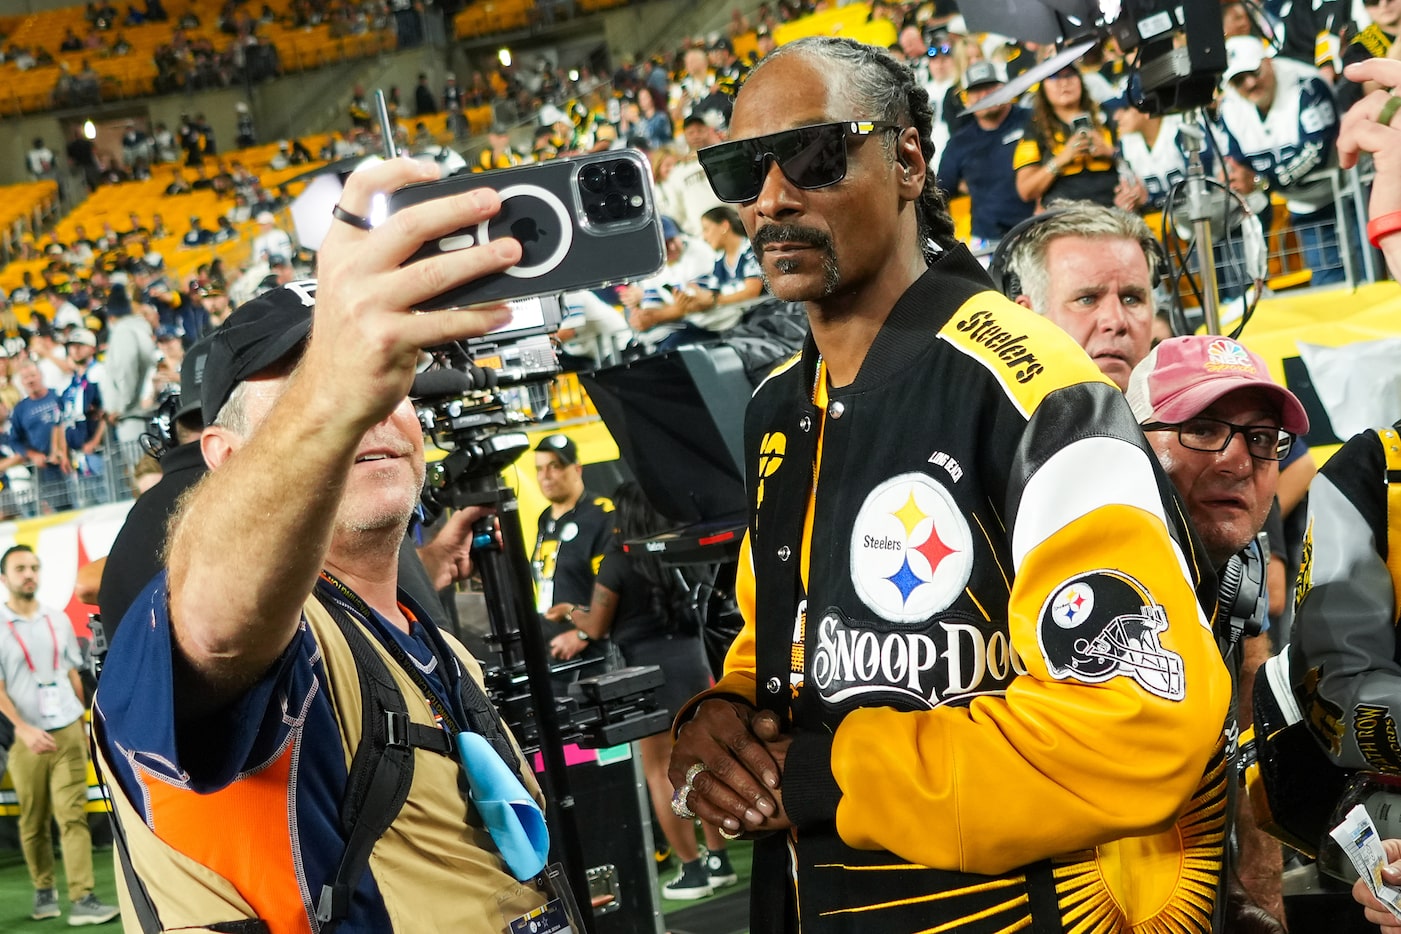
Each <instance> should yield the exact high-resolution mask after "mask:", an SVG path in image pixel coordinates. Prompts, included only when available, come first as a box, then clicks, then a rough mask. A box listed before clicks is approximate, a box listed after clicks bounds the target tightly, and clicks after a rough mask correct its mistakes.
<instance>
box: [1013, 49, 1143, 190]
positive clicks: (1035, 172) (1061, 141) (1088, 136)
mask: <svg viewBox="0 0 1401 934" xmlns="http://www.w3.org/2000/svg"><path fill="white" fill-rule="evenodd" d="M1012 168H1013V170H1014V171H1015V172H1016V173H1017V194H1018V195H1019V196H1021V199H1022V200H1023V201H1028V202H1035V201H1040V202H1041V203H1042V204H1045V203H1046V202H1048V201H1051V200H1056V199H1060V200H1085V201H1093V202H1095V203H1096V204H1102V205H1105V206H1106V207H1113V206H1114V194H1115V189H1116V188H1117V187H1118V184H1119V172H1118V169H1117V167H1116V165H1115V160H1114V139H1113V137H1112V136H1111V135H1110V133H1109V130H1108V129H1107V128H1106V127H1105V125H1104V120H1103V119H1102V118H1101V116H1100V112H1099V107H1098V106H1097V105H1096V104H1095V102H1094V100H1093V98H1091V97H1090V93H1089V91H1087V90H1086V89H1085V81H1084V79H1083V78H1081V77H1080V72H1079V71H1078V70H1077V69H1076V67H1075V66H1074V65H1067V66H1066V67H1064V68H1062V69H1061V70H1060V71H1058V72H1056V73H1055V74H1053V75H1051V76H1050V77H1048V78H1046V79H1045V80H1044V81H1042V82H1041V85H1040V87H1038V88H1037V89H1036V98H1035V101H1034V103H1033V104H1032V109H1031V126H1030V127H1029V129H1028V130H1027V134H1026V137H1025V138H1024V139H1023V140H1022V141H1021V142H1020V143H1018V144H1017V149H1016V152H1014V153H1013V155H1012Z"/></svg>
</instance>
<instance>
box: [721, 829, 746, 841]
mask: <svg viewBox="0 0 1401 934" xmlns="http://www.w3.org/2000/svg"><path fill="white" fill-rule="evenodd" d="M742 833H744V831H742V830H735V831H729V830H726V829H725V828H724V827H721V828H720V836H722V837H724V838H725V839H726V840H738V839H739V835H740V834H742Z"/></svg>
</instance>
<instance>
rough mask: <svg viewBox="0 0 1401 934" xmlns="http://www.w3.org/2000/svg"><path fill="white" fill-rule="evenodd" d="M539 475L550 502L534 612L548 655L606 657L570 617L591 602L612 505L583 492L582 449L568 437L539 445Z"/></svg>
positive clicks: (541, 532)
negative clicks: (541, 623)
mask: <svg viewBox="0 0 1401 934" xmlns="http://www.w3.org/2000/svg"><path fill="white" fill-rule="evenodd" d="M535 473H536V479H537V481H538V482H539V484H540V492H542V493H544V494H545V498H546V499H548V500H549V501H550V505H549V508H547V509H546V510H545V511H544V512H542V513H541V514H540V521H539V524H538V534H537V535H536V539H535V551H534V553H533V554H532V556H531V565H532V567H533V569H534V573H535V587H536V609H537V610H538V611H539V613H540V615H541V617H543V619H544V620H545V622H544V627H545V636H546V638H548V639H550V640H551V641H550V654H551V655H552V656H554V658H555V659H557V660H559V661H567V660H569V659H571V658H574V657H575V656H577V655H579V654H580V653H587V655H588V656H594V657H604V656H605V655H606V654H607V652H606V648H605V647H603V646H596V645H591V644H590V642H591V640H590V639H589V637H588V634H587V633H585V632H584V631H583V630H582V629H579V628H577V627H575V625H574V623H573V621H572V620H571V617H572V616H573V614H574V611H575V610H576V609H578V608H579V607H581V606H583V607H587V606H588V605H589V604H590V603H591V602H592V601H593V585H594V577H595V575H597V574H598V567H599V565H600V564H601V563H602V562H603V553H604V552H605V551H606V550H607V549H608V543H609V542H610V541H611V540H612V538H613V517H612V512H613V503H612V501H611V500H609V499H608V498H607V497H605V496H596V495H594V494H593V493H591V492H589V491H588V490H586V489H585V488H584V468H583V466H582V465H581V464H580V463H579V449H578V448H577V447H576V446H575V444H574V442H573V441H572V440H570V439H569V438H568V437H567V436H566V435H562V434H553V435H549V436H547V437H546V438H544V439H543V440H542V441H541V442H540V443H539V444H538V445H536V447H535Z"/></svg>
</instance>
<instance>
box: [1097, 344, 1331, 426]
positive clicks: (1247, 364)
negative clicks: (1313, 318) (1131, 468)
mask: <svg viewBox="0 0 1401 934" xmlns="http://www.w3.org/2000/svg"><path fill="white" fill-rule="evenodd" d="M1238 389H1259V390H1262V391H1263V392H1264V393H1265V394H1266V395H1268V396H1269V397H1270V398H1271V399H1273V400H1274V401H1275V403H1276V404H1277V405H1278V406H1279V415H1280V421H1281V425H1280V427H1282V428H1283V429H1284V430H1285V431H1288V432H1290V433H1292V434H1296V435H1302V434H1306V433H1307V432H1308V430H1309V417H1308V415H1306V414H1305V413H1304V407H1303V405H1301V404H1300V402H1299V400H1298V399H1297V398H1295V396H1294V394H1293V393H1292V392H1290V391H1289V390H1288V389H1285V388H1284V387H1283V386H1281V385H1279V384H1278V383H1276V382H1275V381H1274V380H1273V379H1271V378H1270V371H1269V368H1268V367H1266V366H1265V361H1264V360H1262V359H1261V358H1260V356H1259V354H1256V353H1253V352H1251V351H1249V350H1247V349H1246V348H1245V347H1244V346H1242V345H1241V344H1239V343H1238V342H1236V341H1234V340H1232V339H1231V338H1229V337H1217V336H1215V335H1211V334H1196V335H1190V336H1188V337H1173V338H1169V339H1168V340H1165V341H1163V342H1162V343H1160V344H1159V345H1158V346H1156V347H1154V348H1153V349H1152V350H1151V351H1150V352H1149V353H1148V356H1146V357H1144V358H1143V361H1142V362H1141V363H1139V365H1138V366H1136V367H1134V368H1133V373H1132V374H1131V375H1130V376H1129V388H1128V390H1127V391H1126V392H1125V393H1124V395H1125V397H1126V398H1127V399H1128V400H1129V408H1131V409H1133V415H1134V418H1136V419H1138V423H1139V424H1140V425H1146V424H1148V423H1149V422H1166V423H1168V424H1170V425H1171V424H1177V423H1178V422H1182V421H1186V420H1187V419H1189V418H1195V417H1196V416H1198V415H1200V414H1201V413H1202V411H1203V410H1204V409H1205V408H1206V407H1207V406H1209V405H1211V404H1212V403H1213V402H1215V401H1216V400H1217V399H1220V398H1221V397H1222V396H1225V395H1226V394H1227V393H1232V392H1235V391H1236V390H1238Z"/></svg>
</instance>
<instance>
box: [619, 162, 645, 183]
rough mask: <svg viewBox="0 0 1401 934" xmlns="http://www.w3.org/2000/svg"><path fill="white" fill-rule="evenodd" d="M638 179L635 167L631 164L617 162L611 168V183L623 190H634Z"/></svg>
mask: <svg viewBox="0 0 1401 934" xmlns="http://www.w3.org/2000/svg"><path fill="white" fill-rule="evenodd" d="M639 177H640V176H639V173H638V171H637V166H635V165H633V164H632V163H631V162H619V163H617V164H615V165H614V167H613V181H615V182H617V183H618V184H619V185H620V186H622V187H623V188H636V187H637V182H638V179H639Z"/></svg>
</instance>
